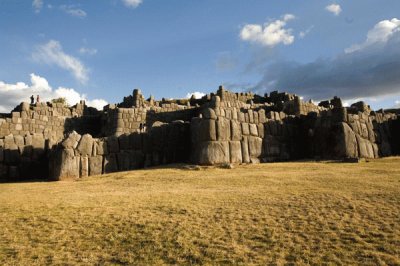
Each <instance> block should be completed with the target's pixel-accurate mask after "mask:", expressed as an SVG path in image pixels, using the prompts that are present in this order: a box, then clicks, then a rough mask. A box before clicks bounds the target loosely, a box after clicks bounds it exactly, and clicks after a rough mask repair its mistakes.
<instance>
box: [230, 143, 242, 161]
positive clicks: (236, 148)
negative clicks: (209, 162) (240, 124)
mask: <svg viewBox="0 0 400 266" xmlns="http://www.w3.org/2000/svg"><path fill="white" fill-rule="evenodd" d="M229 154H230V157H231V163H241V162H242V145H241V143H240V141H230V142H229Z"/></svg>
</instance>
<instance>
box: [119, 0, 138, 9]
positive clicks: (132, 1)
mask: <svg viewBox="0 0 400 266" xmlns="http://www.w3.org/2000/svg"><path fill="white" fill-rule="evenodd" d="M122 2H123V3H124V5H125V6H127V7H129V8H137V7H138V6H139V5H140V4H141V3H142V2H143V0H122Z"/></svg>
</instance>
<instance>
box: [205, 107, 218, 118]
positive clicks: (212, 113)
mask: <svg viewBox="0 0 400 266" xmlns="http://www.w3.org/2000/svg"><path fill="white" fill-rule="evenodd" d="M202 113H203V118H205V119H214V120H215V119H217V115H216V114H215V111H214V110H213V109H211V108H206V109H204V110H203V112H202Z"/></svg>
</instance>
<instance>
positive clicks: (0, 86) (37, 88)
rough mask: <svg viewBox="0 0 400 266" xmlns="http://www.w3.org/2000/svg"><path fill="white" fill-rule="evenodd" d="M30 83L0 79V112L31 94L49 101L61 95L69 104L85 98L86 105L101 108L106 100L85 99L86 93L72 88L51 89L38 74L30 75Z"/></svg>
mask: <svg viewBox="0 0 400 266" xmlns="http://www.w3.org/2000/svg"><path fill="white" fill-rule="evenodd" d="M30 81H31V84H30V85H28V84H26V83H24V82H17V83H15V84H8V83H5V82H3V81H0V112H10V111H11V110H12V109H13V108H14V107H15V106H17V105H18V104H19V103H21V102H28V101H29V97H30V96H31V95H35V96H36V95H40V99H41V101H50V100H51V99H56V98H60V97H63V98H65V99H66V100H67V103H68V104H69V105H74V104H76V103H78V102H79V101H80V100H86V104H87V105H88V106H92V107H95V108H97V109H102V108H103V106H104V105H106V104H107V102H106V101H105V100H103V99H93V100H87V97H86V95H84V94H81V93H79V92H77V91H76V90H74V89H72V88H64V87H58V88H57V89H55V90H53V88H52V87H51V86H50V85H49V83H48V81H47V80H46V79H45V78H43V77H40V76H39V75H35V74H33V73H32V74H31V75H30Z"/></svg>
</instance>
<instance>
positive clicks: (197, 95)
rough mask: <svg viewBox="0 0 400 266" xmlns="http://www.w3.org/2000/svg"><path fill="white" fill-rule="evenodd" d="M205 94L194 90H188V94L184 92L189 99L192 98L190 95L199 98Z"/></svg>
mask: <svg viewBox="0 0 400 266" xmlns="http://www.w3.org/2000/svg"><path fill="white" fill-rule="evenodd" d="M205 95H206V94H205V93H203V92H199V91H195V92H189V93H188V94H186V98H187V99H190V98H192V96H194V98H195V99H201V98H202V97H203V96H205Z"/></svg>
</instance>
